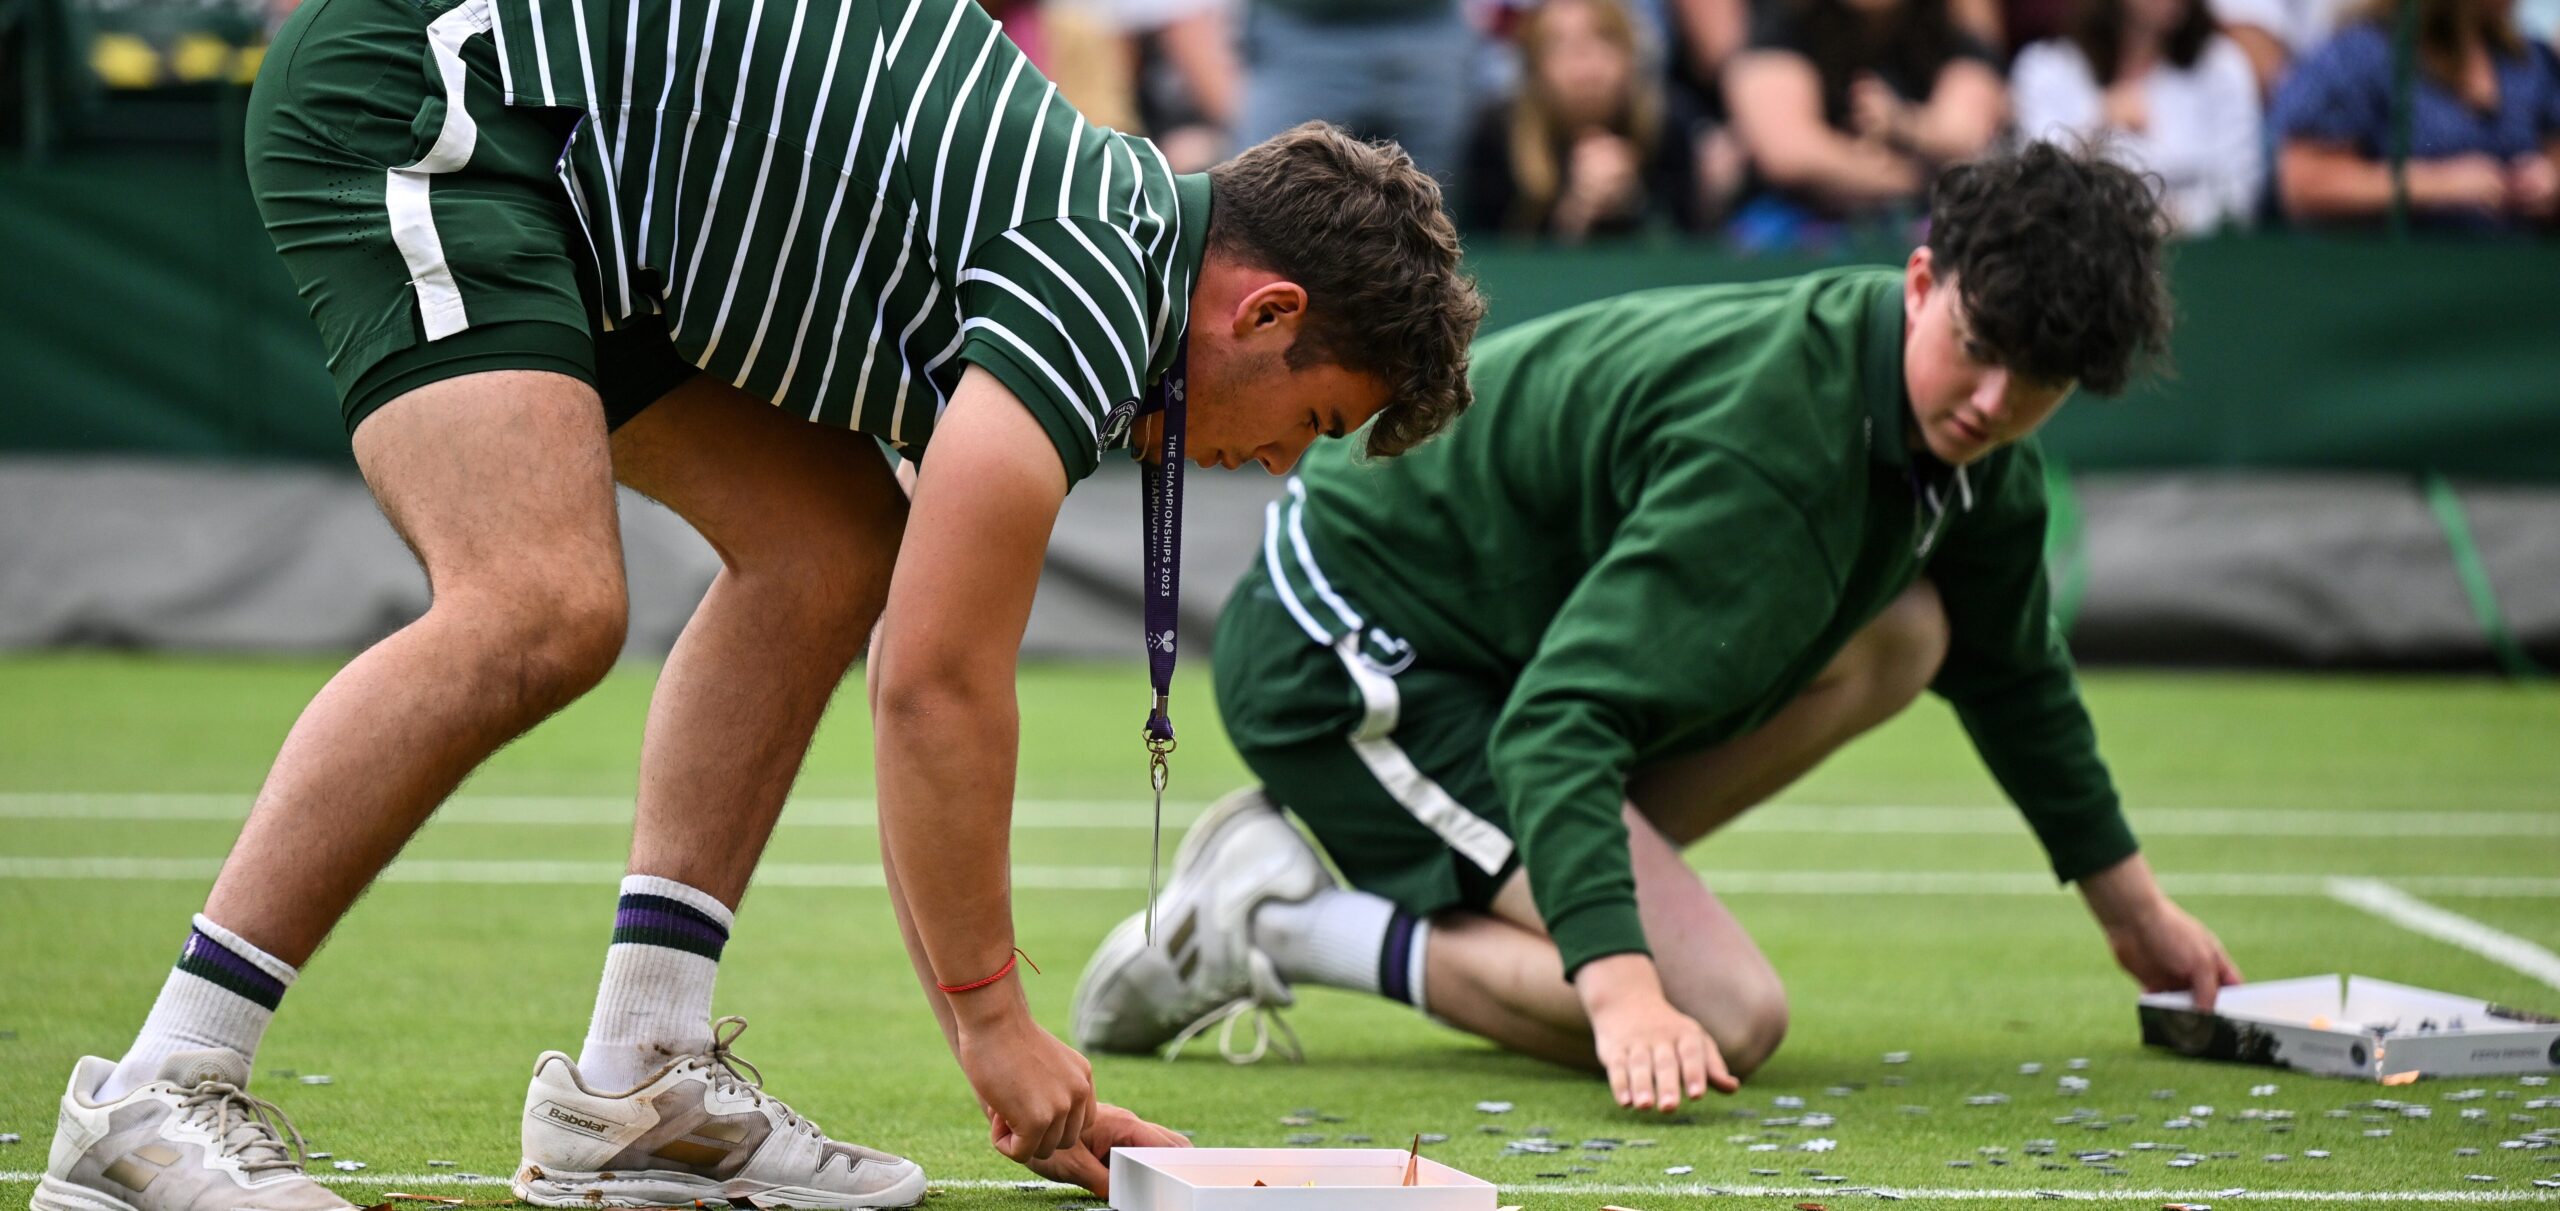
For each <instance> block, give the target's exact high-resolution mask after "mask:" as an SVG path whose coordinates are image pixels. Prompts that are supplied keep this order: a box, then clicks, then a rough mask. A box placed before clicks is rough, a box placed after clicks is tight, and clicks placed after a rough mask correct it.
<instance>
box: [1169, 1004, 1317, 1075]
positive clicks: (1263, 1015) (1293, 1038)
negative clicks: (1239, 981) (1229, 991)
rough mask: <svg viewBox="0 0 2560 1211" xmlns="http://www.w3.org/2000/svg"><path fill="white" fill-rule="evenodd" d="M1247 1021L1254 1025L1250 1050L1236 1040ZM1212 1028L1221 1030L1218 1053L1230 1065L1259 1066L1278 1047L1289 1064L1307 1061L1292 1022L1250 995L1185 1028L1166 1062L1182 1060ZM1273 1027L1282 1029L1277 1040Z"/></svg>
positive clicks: (1211, 1012) (1212, 1012)
mask: <svg viewBox="0 0 2560 1211" xmlns="http://www.w3.org/2000/svg"><path fill="white" fill-rule="evenodd" d="M1247 1021H1250V1022H1252V1023H1253V1046H1252V1047H1251V1048H1249V1049H1238V1048H1237V1046H1236V1037H1235V1036H1236V1026H1237V1025H1238V1024H1239V1023H1242V1022H1247ZM1211 1026H1216V1027H1217V1028H1218V1054H1219V1055H1222V1056H1225V1057H1226V1060H1227V1062H1228V1063H1230V1064H1236V1065H1244V1064H1258V1063H1260V1062H1262V1057H1263V1056H1265V1055H1267V1054H1269V1053H1270V1052H1271V1051H1272V1049H1273V1047H1274V1046H1275V1045H1276V1046H1277V1047H1278V1049H1279V1052H1280V1054H1281V1055H1283V1056H1286V1057H1288V1060H1289V1062H1290V1063H1292V1064H1300V1063H1304V1062H1306V1058H1307V1055H1306V1052H1305V1051H1304V1050H1303V1049H1301V1048H1300V1047H1299V1046H1298V1032H1297V1030H1296V1029H1295V1028H1293V1027H1291V1026H1290V1025H1289V1019H1287V1018H1284V1017H1282V1016H1280V1007H1279V1006H1277V1005H1272V1004H1268V1003H1266V1002H1264V1001H1262V1000H1261V999H1260V998H1257V997H1254V996H1251V995H1246V996H1240V997H1237V998H1236V999H1234V1000H1232V1001H1229V1002H1227V1003H1226V1004H1224V1005H1221V1006H1219V1007H1217V1008H1216V1009H1212V1010H1210V1011H1209V1012H1208V1013H1206V1014H1203V1015H1201V1017H1200V1018H1199V1020H1197V1021H1194V1022H1193V1023H1191V1024H1190V1025H1188V1026H1185V1027H1183V1028H1182V1033H1180V1034H1177V1035H1175V1036H1173V1042H1172V1043H1170V1044H1167V1045H1166V1047H1165V1052H1164V1058H1165V1059H1166V1061H1167V1062H1171V1061H1173V1060H1176V1059H1179V1058H1181V1056H1182V1049H1183V1048H1184V1047H1185V1046H1188V1045H1189V1044H1190V1042H1191V1040H1193V1039H1195V1038H1198V1037H1200V1035H1201V1034H1202V1033H1203V1032H1205V1031H1207V1030H1208V1029H1209V1028H1210V1027H1211ZM1274 1026H1277V1027H1279V1028H1280V1034H1279V1035H1278V1036H1276V1037H1275V1036H1274V1035H1273V1034H1272V1033H1271V1028H1272V1027H1274Z"/></svg>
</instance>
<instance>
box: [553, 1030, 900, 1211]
mask: <svg viewBox="0 0 2560 1211" xmlns="http://www.w3.org/2000/svg"><path fill="white" fill-rule="evenodd" d="M746 1027H747V1023H746V1019H744V1018H735V1017H729V1018H722V1019H720V1020H719V1021H718V1022H716V1023H713V1025H712V1044H711V1049H710V1050H709V1051H706V1052H704V1053H702V1054H700V1055H693V1056H687V1057H685V1058H683V1059H681V1060H677V1061H676V1062H675V1063H673V1064H669V1065H667V1066H666V1067H665V1068H663V1069H661V1070H659V1072H658V1073H657V1075H655V1076H652V1077H650V1078H649V1079H648V1080H647V1081H645V1082H643V1083H642V1084H641V1086H640V1087H639V1088H637V1089H633V1090H630V1091H628V1092H623V1093H605V1092H599V1091H597V1090H593V1089H589V1088H588V1087H587V1085H586V1082H584V1081H582V1080H580V1079H579V1077H578V1065H577V1062H576V1061H574V1060H572V1059H570V1058H569V1057H568V1056H566V1055H563V1054H561V1053H560V1052H557V1051H552V1052H545V1053H544V1054H543V1056H542V1058H541V1059H539V1060H536V1061H534V1065H533V1085H532V1087H531V1088H530V1089H528V1090H527V1091H526V1093H525V1098H524V1164H523V1165H522V1166H521V1167H519V1168H518V1169H517V1170H516V1176H515V1181H514V1183H513V1185H514V1187H515V1194H516V1197H517V1198H519V1199H522V1200H524V1201H525V1202H528V1203H532V1204H534V1205H535V1206H539V1207H669V1206H674V1207H692V1206H714V1207H759V1208H783V1207H792V1208H816V1207H830V1208H834V1207H912V1206H914V1205H916V1204H917V1203H919V1202H922V1201H924V1170H923V1169H920V1168H918V1167H917V1166H916V1163H915V1162H913V1161H910V1160H905V1159H902V1158H900V1157H895V1156H891V1155H889V1154H888V1153H885V1152H878V1151H874V1150H872V1149H869V1148H865V1147H862V1146H861V1145H858V1144H847V1143H841V1142H838V1141H836V1140H832V1139H829V1138H827V1134H826V1132H824V1131H822V1130H820V1129H819V1127H818V1125H817V1124H816V1123H813V1122H810V1121H809V1120H807V1119H805V1118H802V1117H800V1116H799V1115H798V1114H796V1113H794V1112H793V1111H792V1109H791V1107H789V1106H786V1105H784V1104H782V1100H781V1099H779V1098H776V1097H774V1096H773V1095H771V1094H769V1093H766V1092H765V1091H764V1089H763V1088H762V1085H763V1076H762V1074H761V1073H758V1072H757V1071H756V1069H755V1066H754V1065H752V1064H749V1063H747V1062H746V1061H745V1060H742V1059H740V1058H738V1057H737V1055H736V1054H734V1053H732V1052H731V1051H730V1050H729V1044H731V1043H733V1042H735V1041H737V1038H738V1035H739V1034H740V1033H741V1032H743V1031H744V1030H745V1029H746Z"/></svg>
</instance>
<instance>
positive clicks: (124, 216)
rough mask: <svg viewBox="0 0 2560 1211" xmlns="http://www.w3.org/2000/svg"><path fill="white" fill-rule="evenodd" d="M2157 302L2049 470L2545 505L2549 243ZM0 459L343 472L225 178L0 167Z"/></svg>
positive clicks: (2355, 260) (1580, 273) (1733, 275)
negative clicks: (2438, 490) (2496, 497)
mask: <svg viewBox="0 0 2560 1211" xmlns="http://www.w3.org/2000/svg"><path fill="white" fill-rule="evenodd" d="M1900 252H1901V250H1900V249H1892V248H1882V249H1874V250H1870V255H1868V256H1867V257H1865V258H1861V259H1876V258H1878V257H1881V258H1884V259H1898V257H1899V255H1900ZM1473 262H1474V267H1475V270H1476V272H1477V273H1478V274H1479V275H1480V276H1481V278H1482V280H1483V282H1484V285H1485V288H1486V291H1487V292H1488V294H1489V295H1490V296H1491V297H1492V300H1493V317H1492V321H1491V322H1492V324H1493V325H1495V326H1500V325H1502V324H1507V323H1516V322H1518V321H1519V320H1522V319H1524V318H1527V317H1530V316H1534V315H1538V314H1541V313H1543V312H1546V311H1549V310H1552V309H1554V308H1557V307H1563V306H1568V305H1571V304H1573V303H1577V302H1581V301H1584V300H1586V299H1592V298H1598V297H1601V296H1604V295H1608V294H1614V293H1618V292H1620V291H1625V290H1631V289H1638V288H1642V287H1648V286H1661V285H1673V284H1679V283H1695V282H1711V281H1731V280H1740V279H1747V278H1761V277H1770V276H1777V275H1781V274H1786V273H1793V272H1797V271H1800V270H1802V269H1805V268H1809V267H1811V265H1812V262H1806V261H1794V260H1781V259H1740V258H1736V257H1733V256H1731V255H1729V254H1724V253H1721V252H1718V251H1715V250H1712V249H1706V248H1699V247H1690V246H1642V247H1618V248H1604V249H1586V250H1578V251H1560V250H1553V249H1528V248H1508V247H1497V246H1488V247H1485V248H1482V249H1479V250H1477V251H1476V252H1475V253H1474V254H1473ZM2172 285H2173V288H2174V289H2175V292H2176V294H2177V299H2178V306H2179V311H2180V315H2181V327H2180V330H2179V333H2178V337H2177V341H2176V347H2175V360H2176V364H2177V373H2176V376H2175V377H2174V378H2172V379H2168V380H2165V381H2161V382H2158V383H2155V384H2152V385H2150V386H2147V387H2145V388H2143V389H2141V390H2140V391H2138V392H2137V393H2135V394H2134V395H2132V396H2130V397H2128V398H2126V399H2123V400H2120V401H2095V400H2092V401H2084V402H2081V403H2079V404H2076V405H2074V406H2073V407H2071V408H2068V409H2066V410H2065V411H2064V413H2063V415H2062V416H2061V417H2060V418H2059V419H2058V420H2057V421H2056V422H2055V423H2054V425H2053V427H2052V428H2051V430H2049V438H2048V446H2049V447H2050V448H2052V449H2054V450H2056V451H2057V452H2058V453H2060V454H2061V455H2062V456H2063V457H2064V459H2066V460H2067V461H2068V462H2070V463H2071V464H2072V465H2074V466H2075V467H2077V468H2080V469H2083V470H2110V469H2135V468H2161V467H2199V466H2204V467H2227V468H2312V467H2321V468H2363V469H2379V470H2420V469H2431V470H2435V471H2439V472H2442V473H2444V474H2447V475H2454V476H2467V477H2480V478H2494V479H2507V480H2525V481H2553V480H2560V243H2552V242H2543V243H2522V242H2495V243H2460V242H2426V243H2417V244H2392V243H2387V242H2383V241H2380V240H2365V239H2356V238H2348V237H2310V236H2304V235H2299V234H2274V235H2262V236H2255V237H2245V238H2229V239H2219V240H2213V241H2207V242H2202V243H2196V244H2190V245H2186V246H2183V247H2181V248H2180V249H2179V250H2178V255H2177V259H2176V261H2175V268H2174V270H2173V277H2172ZM0 451H14V452H47V451H57V452H62V453H83V454H85V453H109V452H112V453H143V454H156V455H172V456H182V457H216V458H263V459H291V460H303V461H323V462H329V461H343V460H345V458H346V457H347V455H346V438H345V434H344V433H343V431H342V430H341V428H340V426H339V422H338V415H337V408H336V405H335V402H334V400H333V397H332V394H331V389H330V385H329V378H328V375H327V373H326V372H325V370H324V369H323V367H322V365H321V354H320V348H319V343H318V340H317V338H316V337H315V336H314V335H313V333H312V330H311V326H310V322H309V320H308V319H307V317H306V316H305V313H304V311H303V308H302V305H301V302H300V301H299V300H298V299H296V298H295V297H294V294H293V289H292V283H291V282H290V281H289V280H288V279H287V277H286V276H285V273H284V270H283V268H282V266H281V265H280V264H279V263H278V262H277V260H276V258H275V256H274V254H273V252H272V251H271V250H270V248H269V246H268V244H267V240H266V236H265V234H264V233H263V232H262V231H261V230H260V229H259V226H258V221H257V215H256V212H255V209H254V208H253V207H252V206H251V204H250V202H249V199H248V196H247V193H246V191H245V187H244V186H243V184H242V182H241V179H240V174H239V172H238V170H237V169H236V167H233V166H230V165H228V164H225V163H223V162H221V161H219V160H216V159H212V158H205V157H196V156H178V157H159V158H153V159H140V160H135V159H127V160H117V159H89V160H82V161H76V162H69V163H56V164H54V165H52V166H49V167H44V168H31V167H26V166H22V165H7V166H0Z"/></svg>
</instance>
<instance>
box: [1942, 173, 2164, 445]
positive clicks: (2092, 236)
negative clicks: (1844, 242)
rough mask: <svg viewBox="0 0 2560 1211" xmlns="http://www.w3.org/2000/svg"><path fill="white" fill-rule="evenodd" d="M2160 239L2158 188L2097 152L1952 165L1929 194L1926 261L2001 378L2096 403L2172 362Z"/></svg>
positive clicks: (2161, 229) (2162, 234) (2162, 224)
mask: <svg viewBox="0 0 2560 1211" xmlns="http://www.w3.org/2000/svg"><path fill="white" fill-rule="evenodd" d="M2168 230H2169V224H2168V220H2167V218H2166V217H2165V216H2164V215H2163V214H2162V213H2161V210H2160V200H2159V191H2158V188H2157V186H2156V183H2155V182H2154V181H2153V180H2152V179H2149V178H2146V177H2145V176H2142V175H2140V174H2137V173H2135V172H2133V171H2132V170H2130V169H2127V168H2125V167H2124V166H2122V165H2120V164H2118V163H2116V162H2115V161H2113V160H2111V159H2109V158H2107V155H2106V153H2105V151H2104V149H2103V148H2101V147H2099V146H2095V145H2086V146H2080V147H2075V148H2068V149H2066V148H2063V147H2059V146H2056V145H2055V144H2052V143H2042V142H2039V143H2029V144H2027V145H2026V146H2025V147H2022V148H2020V149H2018V150H2017V151H2014V152H2006V153H2001V154H1995V155H1990V156H1985V157H1983V158H1981V159H1978V160H1972V161H1968V162H1966V163H1962V164H1956V165H1953V166H1951V167H1949V168H1948V169H1946V171H1944V172H1941V173H1939V174H1938V181H1937V185H1936V187H1935V188H1934V189H1933V190H1932V191H1931V192H1930V195H1929V258H1930V260H1931V261H1932V262H1933V263H1934V264H1935V265H1936V267H1937V270H1938V272H1939V273H1940V274H1941V275H1942V276H1943V275H1948V274H1952V275H1954V277H1955V281H1956V288H1957V290H1959V291H1960V292H1961V293H1960V294H1959V296H1958V298H1959V299H1960V300H1961V301H1962V302H1963V304H1964V311H1965V315H1966V317H1967V318H1968V319H1970V320H1971V321H1972V323H1973V330H1974V332H1975V334H1976V335H1978V336H1980V337H1981V338H1982V340H1983V341H1984V343H1986V344H1988V345H1990V346H1991V349H1992V351H1993V352H1995V353H1996V354H1998V355H1999V357H2000V360H2001V362H2002V363H2003V364H2005V365H2006V366H2008V367H2009V368H2010V369H2011V370H2014V371H2017V372H2019V373H2022V374H2026V375H2029V376H2031V377H2034V378H2037V379H2042V380H2045V381H2049V382H2064V381H2075V380H2076V381H2077V382H2078V383H2079V384H2080V385H2081V386H2084V387H2087V388H2088V389H2089V390H2091V391H2093V392H2096V393H2097V394H2099V395H2114V394H2116V393H2117V392H2120V391H2122V390H2124V388H2125V386H2126V384H2128V383H2129V382H2131V381H2132V379H2133V377H2134V374H2135V373H2136V372H2137V371H2138V370H2139V369H2141V368H2142V367H2143V366H2144V364H2146V363H2151V362H2156V361H2158V360H2159V359H2161V358H2162V357H2163V356H2164V355H2165V354H2166V352H2167V350H2168V344H2169V323H2170V318H2169V317H2170V308H2169V289H2168V285H2167V274H2166V272H2165V271H2164V269H2163V266H2162V261H2163V259H2164V256H2163V253H2162V251H2161V244H2162V242H2163V240H2164V239H2165V238H2166V237H2167V235H2168Z"/></svg>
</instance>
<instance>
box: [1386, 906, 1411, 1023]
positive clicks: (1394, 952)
mask: <svg viewBox="0 0 2560 1211" xmlns="http://www.w3.org/2000/svg"><path fill="white" fill-rule="evenodd" d="M1413 930H1414V917H1413V914H1411V913H1408V912H1403V911H1401V910H1399V911H1398V912H1397V913H1396V914H1395V915H1394V916H1393V917H1390V918H1388V919H1387V944H1386V945H1385V946H1384V947H1381V948H1380V949H1379V952H1378V991H1379V992H1380V993H1383V994H1385V995H1386V996H1388V997H1391V998H1393V999H1395V1000H1398V1001H1402V1002H1404V1003H1405V1004H1407V1005H1411V1004H1413V987H1412V984H1413V981H1412V980H1411V978H1410V976H1411V974H1412V971H1413Z"/></svg>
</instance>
